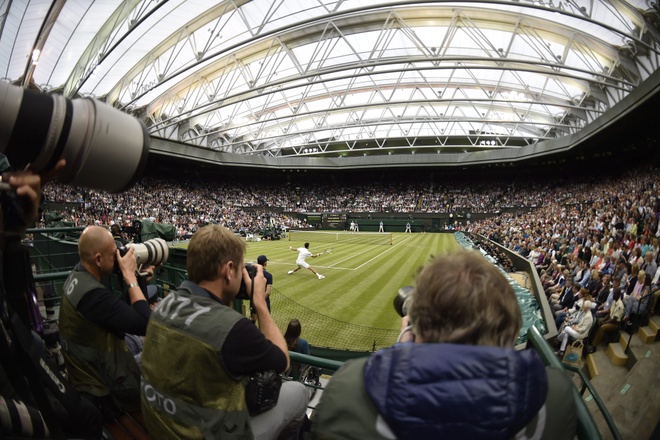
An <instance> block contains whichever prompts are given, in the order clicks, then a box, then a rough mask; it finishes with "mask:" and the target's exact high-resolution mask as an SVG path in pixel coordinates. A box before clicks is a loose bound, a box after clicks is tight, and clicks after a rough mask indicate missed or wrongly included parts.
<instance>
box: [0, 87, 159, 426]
mask: <svg viewBox="0 0 660 440" xmlns="http://www.w3.org/2000/svg"><path fill="white" fill-rule="evenodd" d="M149 140H150V138H149V135H148V132H147V129H146V127H145V125H144V123H142V122H141V121H139V120H138V119H136V118H134V117H133V116H131V115H129V114H126V113H124V112H122V111H120V110H118V109H115V108H113V107H112V106H110V105H108V104H104V103H102V102H99V101H96V100H93V99H90V98H82V99H68V98H65V97H64V96H61V95H55V94H53V95H48V94H46V93H40V92H37V91H33V90H27V89H23V88H21V87H18V86H14V85H10V84H9V83H7V82H5V81H0V153H2V154H4V155H5V156H6V157H7V159H8V162H9V163H11V165H12V166H13V169H14V170H17V171H22V170H29V171H31V172H33V173H35V174H40V175H44V174H48V173H49V172H50V171H53V170H54V169H55V168H56V166H57V164H58V162H59V161H60V160H61V159H65V160H66V164H65V166H64V168H62V169H60V170H58V172H57V175H56V176H55V178H56V179H57V180H59V181H60V182H62V183H64V184H67V185H72V186H80V187H85V188H93V189H98V190H102V191H107V192H112V193H117V192H121V191H125V190H127V189H129V188H130V187H131V186H133V184H134V183H135V182H136V181H137V180H138V179H139V178H140V176H141V174H142V171H143V170H144V168H145V167H146V164H147V157H148V152H149ZM6 168H7V167H5V166H3V167H2V169H3V171H6ZM26 202H28V199H27V198H25V197H19V196H18V195H17V193H16V190H15V189H14V188H13V187H11V186H10V185H8V184H7V182H2V181H1V180H0V204H1V207H2V213H1V217H0V219H1V221H2V224H1V225H0V260H2V261H0V263H1V264H2V265H3V272H2V274H0V304H3V305H4V307H3V313H2V314H0V320H2V327H3V329H4V331H5V333H6V335H5V336H7V337H6V338H5V337H3V338H1V340H2V341H5V342H4V343H2V344H0V359H2V363H3V366H4V367H5V368H4V370H5V371H6V373H7V378H5V379H3V381H2V384H3V385H4V383H5V382H7V383H10V384H12V385H13V384H22V385H21V387H20V389H19V388H18V387H17V388H16V390H17V391H18V392H19V393H17V395H16V396H15V397H13V398H12V402H19V403H20V405H15V406H16V407H19V406H20V407H21V408H22V411H24V412H25V414H21V415H20V417H16V422H17V423H19V422H20V425H21V426H22V427H23V429H28V427H29V429H31V430H33V432H34V433H35V435H37V436H38V435H39V434H38V433H40V432H41V433H43V432H46V433H48V432H49V431H50V434H51V435H52V437H53V438H68V436H65V435H64V430H63V429H62V425H61V420H60V414H65V413H66V414H69V415H71V416H72V417H73V414H80V415H81V417H80V426H83V430H86V429H89V432H92V431H94V432H96V425H94V426H93V427H92V426H91V425H90V424H89V423H87V421H90V422H94V423H95V420H94V416H93V415H91V412H89V411H87V409H86V408H85V407H84V405H81V404H80V403H79V402H81V400H80V398H79V395H78V394H77V392H76V391H75V389H74V388H73V386H72V385H71V384H70V382H69V381H68V380H67V378H66V377H65V376H64V375H63V374H62V373H61V372H60V368H59V366H60V364H59V362H57V363H56V362H54V361H53V359H51V357H50V355H49V354H48V353H47V350H46V348H44V347H43V344H42V343H40V342H46V344H47V346H48V348H49V349H51V348H53V345H54V344H57V340H58V339H59V338H58V337H57V333H56V330H57V329H56V328H52V327H47V326H45V325H44V321H43V318H42V316H41V312H40V308H39V304H38V302H37V301H36V299H37V294H36V293H37V290H36V284H35V281H34V276H33V274H32V267H31V266H30V255H29V252H28V250H27V248H26V247H25V246H23V245H22V244H21V242H20V240H21V235H22V234H21V232H22V231H24V230H25V228H26V227H27V226H28V224H27V223H28V220H32V218H29V219H28V218H26V216H25V214H24V212H25V210H24V208H25V207H26V206H27V205H26ZM167 251H168V249H167V246H163V245H162V244H161V243H160V242H151V243H149V245H147V244H146V243H144V244H143V245H142V247H141V248H139V249H136V259H138V262H141V263H143V264H149V263H151V264H158V263H159V262H164V261H165V260H166V259H167V255H168V252H167ZM5 274H6V275H7V276H3V275H5ZM47 307H48V305H47ZM33 332H36V333H37V334H39V336H41V337H42V339H43V341H40V342H37V341H35V340H34V337H33V334H34V333H33ZM14 399H16V400H14ZM0 400H7V401H8V400H9V399H2V398H1V396H0ZM24 402H29V403H31V404H35V403H36V405H37V406H36V407H32V406H31V405H30V406H28V405H26V404H24ZM0 403H2V402H0ZM5 403H7V402H5ZM54 409H55V410H54ZM10 411H11V410H10ZM55 414H57V416H55ZM14 415H15V414H12V418H13V416H14ZM19 419H20V420H19ZM10 423H11V421H10ZM88 425H89V426H88ZM47 435H48V434H47ZM75 437H85V438H87V435H84V436H83V435H80V436H79V435H75Z"/></svg>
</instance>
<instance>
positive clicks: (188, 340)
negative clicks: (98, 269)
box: [142, 225, 307, 439]
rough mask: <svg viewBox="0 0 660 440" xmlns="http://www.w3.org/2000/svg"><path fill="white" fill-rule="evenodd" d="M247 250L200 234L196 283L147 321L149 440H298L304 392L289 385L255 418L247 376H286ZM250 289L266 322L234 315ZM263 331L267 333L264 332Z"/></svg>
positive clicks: (227, 234)
mask: <svg viewBox="0 0 660 440" xmlns="http://www.w3.org/2000/svg"><path fill="white" fill-rule="evenodd" d="M244 255H245V243H244V242H243V241H242V240H241V239H240V238H238V237H237V236H236V235H235V234H234V233H232V232H231V231H229V230H228V229H226V228H224V227H222V226H219V225H210V226H205V227H203V228H201V229H199V230H198V231H197V232H196V233H195V234H194V235H193V237H192V239H191V240H190V244H189V245H188V254H187V270H188V278H189V280H187V281H184V282H182V283H181V285H180V286H179V288H178V289H177V290H176V291H174V292H171V293H170V294H169V295H167V296H166V297H165V298H164V299H163V300H162V301H161V302H160V303H159V305H158V306H157V307H156V309H155V310H154V313H153V315H152V317H151V320H150V321H149V326H148V329H147V336H146V338H145V341H144V348H143V351H142V379H143V381H142V412H143V415H144V419H145V422H146V424H147V428H148V430H149V433H150V435H151V436H152V438H158V439H181V438H185V439H202V438H234V439H252V438H255V439H277V438H283V437H284V436H285V435H286V434H288V433H289V432H290V433H291V436H290V437H287V438H294V439H295V438H297V428H298V427H299V426H300V425H301V424H302V421H303V419H304V416H305V410H306V408H307V393H306V390H305V387H304V386H303V385H302V384H301V383H298V382H285V383H283V384H282V387H281V389H280V391H279V399H278V400H277V404H276V405H275V407H274V408H272V409H270V410H268V411H266V412H263V413H261V414H259V415H255V416H250V415H249V412H248V405H247V403H246V383H247V380H248V376H251V375H252V376H254V375H255V374H256V373H260V372H265V371H269V370H274V371H275V372H277V373H282V372H284V371H286V370H287V368H288V367H289V354H288V350H287V345H286V342H285V341H284V337H283V336H282V333H281V332H280V330H279V329H278V328H277V326H276V325H275V322H274V321H273V318H272V317H271V316H270V314H269V313H268V308H267V307H266V298H265V295H266V279H265V278H264V276H263V268H262V267H261V266H259V265H255V266H252V270H253V271H254V272H255V274H254V277H253V278H251V277H250V274H249V273H248V271H247V270H246V269H245V268H244V265H243V258H244ZM241 283H244V285H245V288H246V291H247V292H253V298H252V303H253V307H254V310H255V312H256V315H257V319H258V321H259V327H260V328H257V327H256V326H255V325H254V324H253V323H252V322H251V321H250V320H249V319H247V318H246V317H244V316H243V315H241V314H239V313H238V312H237V311H235V310H234V309H232V308H231V307H230V304H231V303H232V301H233V300H234V299H235V298H236V296H237V294H238V293H239V290H240V288H241ZM259 330H261V331H259Z"/></svg>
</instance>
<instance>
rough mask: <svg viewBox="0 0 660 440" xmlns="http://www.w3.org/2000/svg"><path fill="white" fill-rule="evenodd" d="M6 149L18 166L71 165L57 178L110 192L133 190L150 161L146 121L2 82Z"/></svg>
mask: <svg viewBox="0 0 660 440" xmlns="http://www.w3.org/2000/svg"><path fill="white" fill-rule="evenodd" d="M0 152H2V153H4V154H5V155H6V156H7V158H8V159H9V162H10V163H11V165H12V166H13V167H14V169H23V168H25V167H26V166H27V165H29V166H30V169H31V170H33V171H35V172H39V173H41V172H45V171H49V170H51V169H52V168H53V167H54V166H55V164H56V163H57V162H58V161H59V160H60V159H62V158H63V159H66V167H65V168H64V169H63V170H61V171H60V172H59V173H58V174H57V179H58V180H59V181H60V182H62V183H66V184H68V185H72V186H83V187H86V188H95V189H100V190H105V191H108V192H121V191H124V190H127V189H128V188H130V187H131V186H133V184H134V183H135V182H136V181H137V180H138V179H139V178H140V175H141V174H142V171H143V170H144V167H145V166H146V164H147V156H148V152H149V135H148V133H147V129H146V127H145V125H144V124H143V123H142V121H140V120H138V119H136V118H134V117H133V116H131V115H129V114H126V113H124V112H122V111H120V110H117V109H116V108H114V107H111V106H109V105H107V104H104V103H102V102H100V101H96V100H93V99H90V98H83V99H67V98H65V97H63V96H61V95H47V94H45V93H39V92H35V91H32V90H27V89H22V88H21V87H17V86H13V85H10V84H7V83H6V82H3V81H0Z"/></svg>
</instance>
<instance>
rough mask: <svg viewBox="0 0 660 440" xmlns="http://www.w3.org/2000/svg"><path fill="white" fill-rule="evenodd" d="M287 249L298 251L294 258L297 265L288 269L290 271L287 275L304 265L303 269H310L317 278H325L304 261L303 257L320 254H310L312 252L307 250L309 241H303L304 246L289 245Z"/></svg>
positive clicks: (313, 256) (314, 256)
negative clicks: (296, 256)
mask: <svg viewBox="0 0 660 440" xmlns="http://www.w3.org/2000/svg"><path fill="white" fill-rule="evenodd" d="M289 249H291V250H292V251H294V252H298V258H297V259H296V264H297V265H298V267H296V268H295V269H293V270H290V271H289V272H288V273H289V275H291V274H292V273H294V272H297V271H299V270H300V269H302V268H303V267H304V268H305V269H309V270H311V271H312V273H313V274H314V275H316V276H317V277H318V278H319V280H322V279H323V278H325V277H324V276H323V275H321V274H320V273H318V272H317V271H315V270H314V268H313V267H312V266H310V265H309V263H307V262H306V261H305V259H306V258H307V257H312V258H316V257H318V256H319V255H320V254H312V253H311V252H310V251H309V243H305V246H304V247H299V248H298V249H296V248H294V247H291V246H289Z"/></svg>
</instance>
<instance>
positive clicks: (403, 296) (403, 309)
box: [394, 286, 415, 318]
mask: <svg viewBox="0 0 660 440" xmlns="http://www.w3.org/2000/svg"><path fill="white" fill-rule="evenodd" d="M413 290H415V288H414V287H413V286H403V287H401V288H399V290H398V291H397V292H396V296H395V297H394V310H396V312H397V313H398V314H399V316H401V317H402V318H403V317H404V316H408V311H409V310H410V304H411V303H412V293H413Z"/></svg>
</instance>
